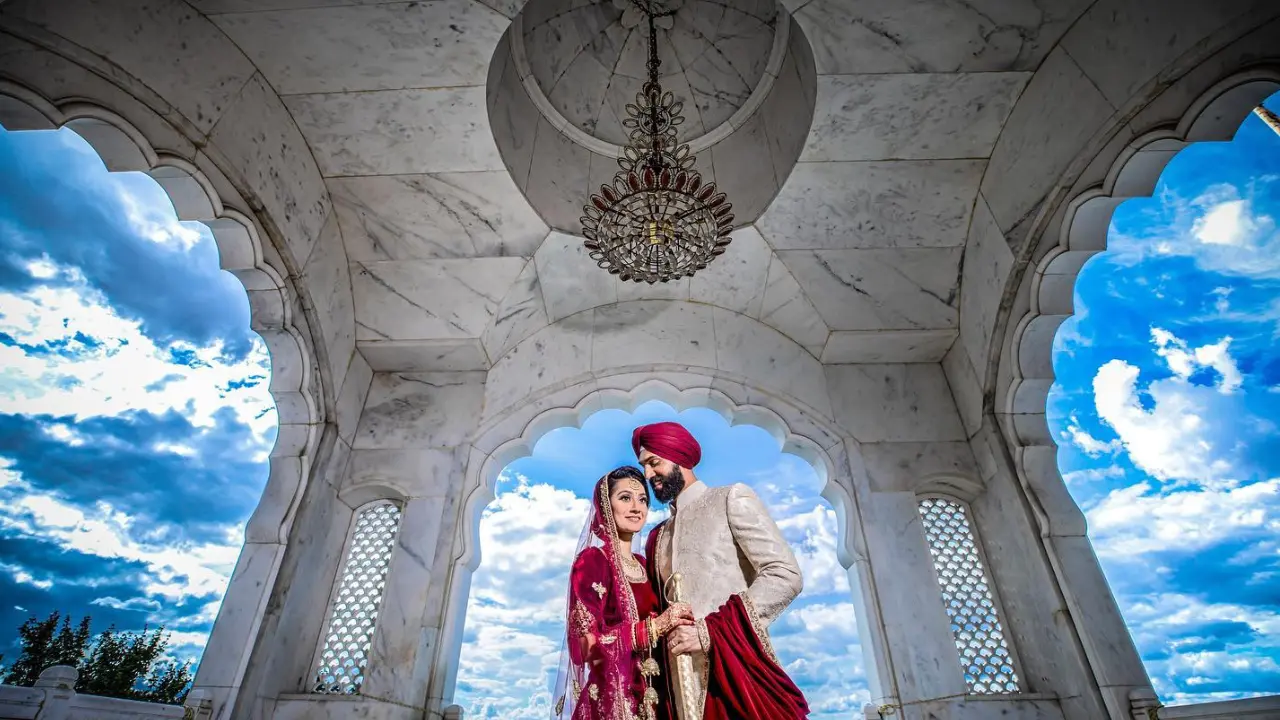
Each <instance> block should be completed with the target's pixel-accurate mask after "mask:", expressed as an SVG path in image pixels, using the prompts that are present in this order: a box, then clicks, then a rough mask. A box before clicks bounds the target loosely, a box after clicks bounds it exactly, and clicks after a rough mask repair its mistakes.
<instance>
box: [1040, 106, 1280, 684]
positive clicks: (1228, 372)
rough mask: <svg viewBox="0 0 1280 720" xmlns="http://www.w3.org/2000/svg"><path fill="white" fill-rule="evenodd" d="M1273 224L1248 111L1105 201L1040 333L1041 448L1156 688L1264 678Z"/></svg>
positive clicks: (1265, 171)
mask: <svg viewBox="0 0 1280 720" xmlns="http://www.w3.org/2000/svg"><path fill="white" fill-rule="evenodd" d="M1277 100H1280V97H1277V98H1273V99H1272V100H1271V101H1269V102H1268V103H1267V104H1268V106H1269V107H1273V108H1274V107H1280V102H1277ZM1278 221H1280V137H1277V136H1276V135H1275V134H1274V133H1272V132H1271V131H1270V130H1269V129H1268V128H1267V127H1266V126H1265V125H1264V124H1263V123H1262V121H1261V120H1259V119H1258V118H1256V117H1253V116H1250V117H1249V118H1248V119H1247V120H1246V121H1245V122H1244V124H1243V125H1242V127H1241V129H1240V131H1239V133H1238V134H1237V136H1236V139H1235V141H1234V142H1231V143H1201V144H1197V145H1193V146H1191V147H1190V148H1188V149H1186V150H1184V151H1183V152H1181V153H1179V154H1178V155H1177V156H1176V157H1175V158H1174V159H1173V161H1172V162H1171V163H1170V164H1169V166H1168V167H1167V168H1166V169H1165V171H1164V174H1163V175H1162V176H1161V179H1160V183H1159V187H1158V188H1157V189H1156V192H1155V194H1154V196H1153V197H1151V198H1143V199H1133V200H1129V201H1128V202H1126V203H1124V204H1123V205H1121V206H1120V208H1119V209H1118V210H1117V211H1116V213H1115V216H1114V218H1113V220H1112V225H1111V230H1110V235H1109V238H1108V251H1107V252H1105V253H1102V254H1099V255H1096V256H1094V257H1093V258H1092V259H1091V260H1090V261H1089V263H1088V264H1087V265H1086V266H1085V267H1084V270H1083V271H1082V272H1081V274H1080V279H1079V281H1078V282H1077V285H1076V309H1077V313H1076V315H1075V316H1074V317H1073V318H1071V319H1070V320H1068V321H1067V323H1066V324H1064V326H1063V327H1062V329H1061V330H1060V331H1059V333H1058V337H1057V342H1056V345H1055V356H1054V367H1055V370H1056V372H1057V378H1058V382H1057V384H1056V385H1055V387H1054V389H1053V391H1052V393H1051V396H1050V399H1049V417H1050V427H1051V429H1052V430H1053V431H1054V433H1055V435H1056V436H1057V437H1058V440H1059V444H1060V448H1061V449H1060V450H1059V453H1058V462H1059V465H1060V467H1061V468H1062V470H1063V473H1064V475H1065V477H1066V479H1067V483H1068V487H1069V488H1070V490H1071V493H1072V495H1073V496H1074V497H1075V499H1076V501H1077V502H1078V503H1080V505H1081V507H1082V508H1083V509H1084V510H1085V513H1086V516H1087V518H1088V521H1089V528H1090V536H1091V537H1092V538H1093V541H1094V545H1095V547H1096V548H1097V551H1098V555H1099V557H1100V559H1101V561H1102V564H1103V568H1104V570H1105V572H1106V574H1107V578H1108V580H1109V581H1110V582H1111V585H1112V587H1113V588H1114V590H1115V592H1116V595H1117V599H1118V601H1119V603H1120V606H1121V609H1122V611H1123V613H1124V615H1125V619H1126V621H1127V622H1128V624H1129V627H1130V629H1131V630H1132V631H1133V633H1134V636H1135V638H1136V640H1137V643H1138V648H1139V651H1140V652H1141V653H1142V657H1143V659H1144V661H1145V662H1146V665H1147V670H1148V672H1149V673H1150V675H1151V678H1152V681H1153V682H1154V683H1155V686H1156V690H1157V692H1159V694H1160V696H1161V698H1162V699H1163V700H1164V701H1165V702H1166V703H1173V702H1192V701H1206V700H1212V699H1219V698H1223V699H1225V698H1231V697H1237V696H1240V695H1243V694H1262V693H1275V692H1280V665H1278V664H1277V663H1278V662H1280V431H1278V430H1277V423H1278V422H1280V350H1277V342H1276V341H1277V339H1280V232H1278V230H1277V222H1278Z"/></svg>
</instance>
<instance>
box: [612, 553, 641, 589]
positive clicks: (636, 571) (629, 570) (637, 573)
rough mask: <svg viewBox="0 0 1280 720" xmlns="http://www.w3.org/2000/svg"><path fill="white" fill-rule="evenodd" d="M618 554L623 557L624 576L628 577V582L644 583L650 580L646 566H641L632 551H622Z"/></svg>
mask: <svg viewBox="0 0 1280 720" xmlns="http://www.w3.org/2000/svg"><path fill="white" fill-rule="evenodd" d="M618 554H619V555H621V556H622V574H623V575H626V576H627V581H628V582H631V583H643V582H645V581H647V580H648V576H647V575H646V573H645V570H644V565H641V564H640V561H639V560H637V559H636V556H635V555H632V554H631V552H630V550H622V551H620V552H619V553H618Z"/></svg>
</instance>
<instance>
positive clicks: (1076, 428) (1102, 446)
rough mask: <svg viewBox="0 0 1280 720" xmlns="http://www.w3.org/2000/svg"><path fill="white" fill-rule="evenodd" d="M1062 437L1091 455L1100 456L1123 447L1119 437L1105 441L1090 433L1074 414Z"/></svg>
mask: <svg viewBox="0 0 1280 720" xmlns="http://www.w3.org/2000/svg"><path fill="white" fill-rule="evenodd" d="M1062 437H1063V438H1064V439H1065V440H1067V441H1068V442H1070V443H1072V444H1074V445H1075V446H1076V447H1078V448H1080V450H1081V451H1083V452H1084V454H1086V455H1088V456H1089V457H1100V456H1101V455H1104V454H1107V453H1112V452H1115V451H1116V450H1119V449H1120V448H1121V447H1122V444H1121V442H1120V441H1119V440H1118V439H1117V440H1109V441H1106V442H1103V441H1102V440H1099V439H1097V438H1095V437H1094V436H1093V435H1090V434H1089V431H1088V430H1085V429H1084V428H1082V427H1080V421H1079V420H1077V419H1076V418H1075V416H1074V415H1073V416H1072V417H1071V422H1070V423H1069V424H1068V425H1067V429H1066V430H1065V431H1063V433H1062Z"/></svg>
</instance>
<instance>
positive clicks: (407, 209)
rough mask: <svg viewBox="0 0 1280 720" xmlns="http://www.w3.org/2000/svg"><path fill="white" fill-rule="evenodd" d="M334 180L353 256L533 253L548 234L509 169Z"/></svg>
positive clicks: (332, 190)
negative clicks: (513, 179)
mask: <svg viewBox="0 0 1280 720" xmlns="http://www.w3.org/2000/svg"><path fill="white" fill-rule="evenodd" d="M327 184H328V186H329V190H330V193H331V194H332V197H333V205H334V209H335V210H336V211H337V214H338V221H339V222H340V223H341V225H342V236H343V239H345V240H346V244H347V252H348V253H349V254H350V257H351V259H352V260H353V261H370V260H375V261H376V260H430V259H436V258H466V257H495V256H522V257H530V256H532V255H533V252H534V251H535V250H537V248H538V245H539V244H541V242H542V239H543V238H544V237H546V234H547V226H546V224H545V223H543V222H542V219H541V218H539V217H538V215H537V213H535V212H534V211H533V209H532V208H530V207H529V204H528V203H527V202H525V200H524V197H523V196H522V195H521V194H520V190H519V188H517V187H516V185H515V183H514V182H513V181H512V179H511V175H510V174H509V173H508V172H507V171H506V170H497V171H485V172H468V173H440V174H436V175H380V176H374V177H345V178H330V179H329V180H328V182H327Z"/></svg>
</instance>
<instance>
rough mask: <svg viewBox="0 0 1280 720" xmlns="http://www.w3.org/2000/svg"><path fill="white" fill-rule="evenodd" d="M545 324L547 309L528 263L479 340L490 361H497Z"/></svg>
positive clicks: (534, 270) (533, 266)
mask: <svg viewBox="0 0 1280 720" xmlns="http://www.w3.org/2000/svg"><path fill="white" fill-rule="evenodd" d="M547 322H548V321H547V306H546V302H545V301H544V300H543V299H542V285H541V283H540V281H539V278H538V267H537V264H536V263H535V262H534V261H533V260H530V261H529V262H527V263H525V266H524V269H523V270H521V271H520V275H519V276H517V277H516V280H515V282H514V283H512V284H511V288H510V289H509V290H507V294H506V296H505V297H503V298H502V302H501V303H499V304H498V309H497V311H496V312H495V313H494V315H493V322H492V323H491V324H490V325H489V326H488V327H487V328H485V330H484V335H483V336H482V337H481V339H482V340H483V342H484V347H485V351H486V352H487V353H488V354H489V357H490V358H492V359H494V360H497V359H498V358H500V357H502V356H503V355H504V354H506V352H507V350H510V349H511V348H512V346H514V345H515V344H516V343H518V342H520V341H521V340H524V339H525V338H527V337H529V335H531V334H533V333H534V332H535V331H537V330H538V329H539V328H541V327H543V326H544V325H546V324H547Z"/></svg>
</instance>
